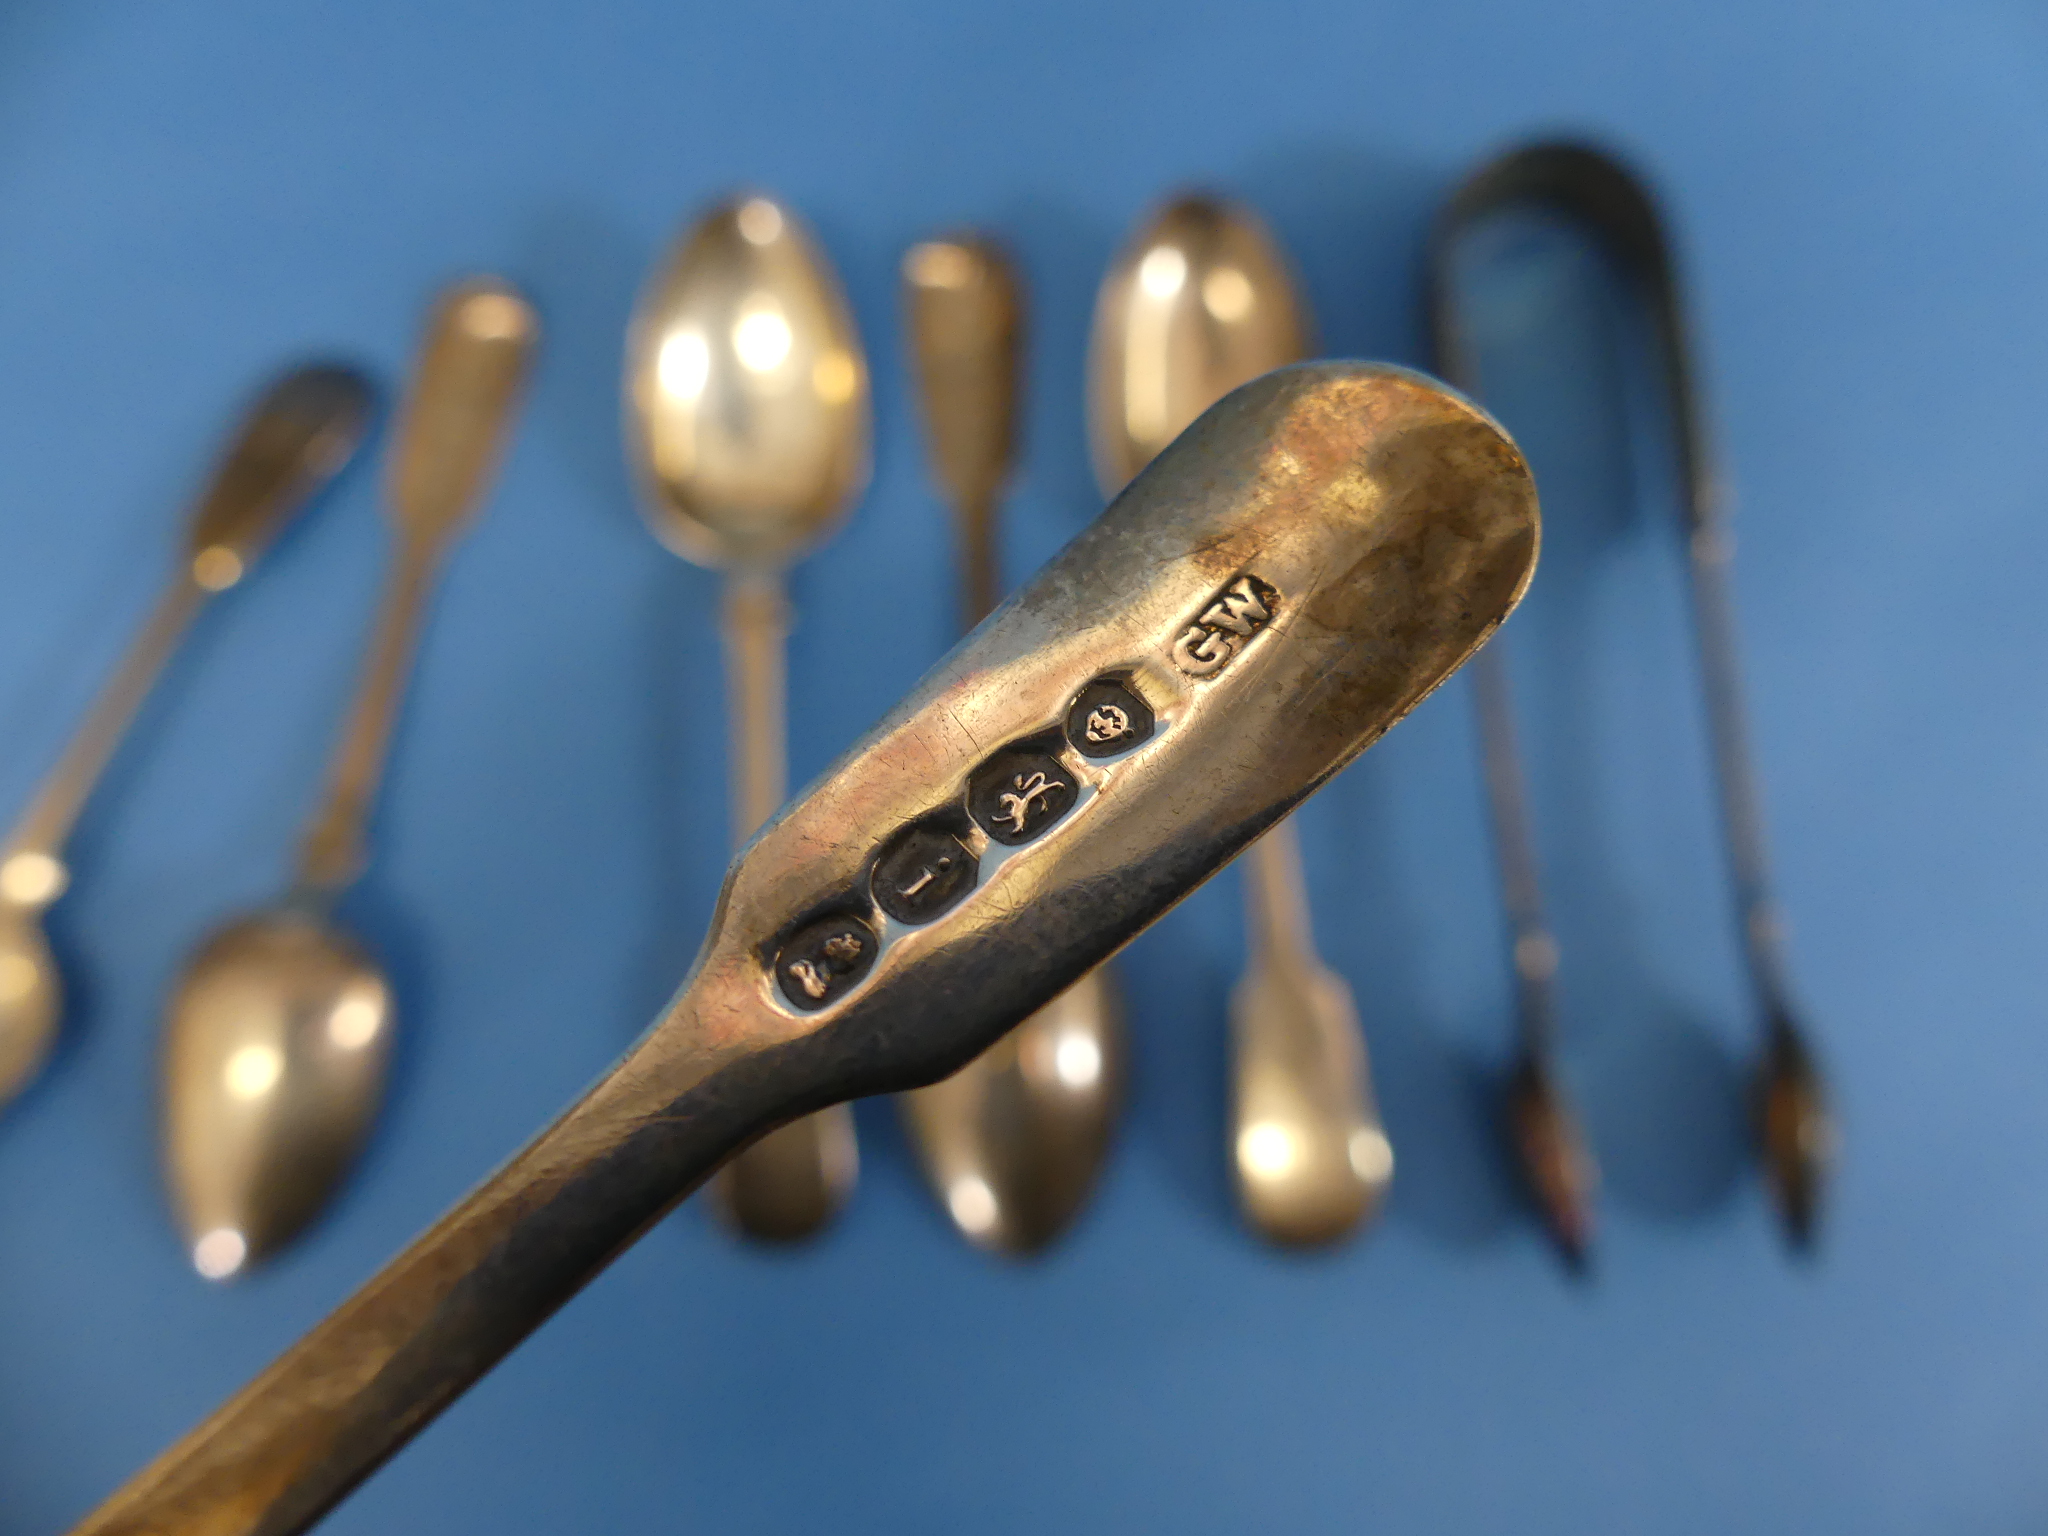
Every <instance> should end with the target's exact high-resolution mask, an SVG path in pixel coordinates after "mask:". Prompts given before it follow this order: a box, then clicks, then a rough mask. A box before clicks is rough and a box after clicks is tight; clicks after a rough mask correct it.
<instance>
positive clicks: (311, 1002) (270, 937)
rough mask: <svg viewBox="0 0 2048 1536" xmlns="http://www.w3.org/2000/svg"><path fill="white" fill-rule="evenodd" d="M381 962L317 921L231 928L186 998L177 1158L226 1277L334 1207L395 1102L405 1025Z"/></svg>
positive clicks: (174, 1029)
mask: <svg viewBox="0 0 2048 1536" xmlns="http://www.w3.org/2000/svg"><path fill="white" fill-rule="evenodd" d="M393 1022H394V1020H393V1018H392V1008H391V992H390V988H389V987H388V986H387V985H386V984H385V981H384V977H383V974H382V972H381V971H379V969H378V968H377V965H376V963H375V962H374V961H372V960H371V959H370V957H369V956H368V955H367V954H365V953H364V952H363V951H362V950H361V949H360V948H359V947H358V946H357V945H356V944H355V943H354V942H353V941H351V940H350V939H349V938H348V937H347V936H346V935H345V934H343V933H341V932H339V931H337V930H336V929H334V928H332V927H330V926H329V925H327V924H326V923H324V922H322V921H321V920H320V919H319V918H318V917H317V916H316V915H315V914H313V913H311V912H308V911H305V910H303V909H299V908H295V907H290V906H286V907H279V908H275V909H273V910H271V911H267V912H259V913H256V914H253V915H251V916H248V917H244V918H241V919H239V920H237V921H235V922H231V923H229V924H228V925H227V926H225V927H223V928H221V929H219V930H217V931H216V932H215V933H214V934H213V936H212V937H211V938H209V939H208V940H207V941H206V943H205V944H204V945H203V946H202V947H201V948H200V950H199V952H198V953H197V954H196V955H194V957H193V959H192V963H191V965H190V967H189V968H188V969H187V970H186V972H185V975H184V978H183V980H182V981H181V982H180V984H179V987H178V991H177V995H176V997H175V998H174V1000H173V1001H172V1004H171V1010H170V1019H169V1025H168V1030H167V1033H166V1037H165V1042H164V1085H165V1092H164V1106H163V1115H164V1120H163V1136H164V1158H165V1164H166V1168H167V1170H168V1172H169V1175H170V1185H171V1192H172V1198H173V1203H174V1206H175V1208H176V1211H177V1216H178V1222H179V1226H180V1228H181V1229H182V1231H183V1233H184V1236H185V1240H186V1245H187V1251H188V1252H189V1253H190V1254H191V1257H192V1262H193V1265H194V1267H195V1268H197V1269H198V1270H199V1272H200V1273H201V1274H202V1275H205V1276H206V1277H207V1278H208V1279H214V1280H219V1279H225V1278H227V1277H228V1276H230V1275H233V1274H236V1273H237V1272H239V1271H240V1270H241V1269H243V1268H244V1267H245V1266H246V1265H249V1264H252V1263H254V1262H256V1261H258V1260H260V1259H262V1258H264V1257H266V1256H268V1255H269V1254H271V1253H274V1252H276V1251H277V1250H278V1249H279V1248H281V1247H283V1246H284V1245H285V1244H286V1243H288V1242H290V1241H291V1239H292V1238H293V1237H295V1236H296V1235H297V1234H298V1233H299V1231H300V1230H301V1229H302V1228H303V1227H304V1226H305V1225H306V1223H307V1222H308V1221H310V1220H311V1219H312V1217H313V1216H314V1214H315V1213H317V1212H318V1211H319V1210H320V1208H321V1207H322V1206H323V1205H325V1204H326V1202H327V1199H328V1197H329V1196H330V1195H331V1194H332V1193H333V1191H334V1189H335V1187H336V1186H337V1185H338V1184H339V1183H340V1182H341V1180H342V1178H343V1177H344V1176H345V1175H346V1174H347V1172H348V1170H349V1167H350V1165H351V1164H352V1163H353V1162H354V1161H355V1156H356V1153H357V1151H358V1149H359V1148H360V1147H361V1146H362V1144H363V1142H364V1140H365V1136H366V1133H367V1131H368V1128H369V1123H370V1120H371V1119H372V1117H373V1116H374V1115H375V1113H376V1107H377V1104H378V1102H379V1100H380V1099H381V1098H382V1097H383V1084H384V1076H385V1070H386V1065H387V1063H388V1061H389V1058H390V1040H391V1031H392V1025H393Z"/></svg>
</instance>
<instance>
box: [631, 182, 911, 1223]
mask: <svg viewBox="0 0 2048 1536" xmlns="http://www.w3.org/2000/svg"><path fill="white" fill-rule="evenodd" d="M870 435H871V429H870V426H869V418H868V373H867V361H866V358H865V356H864V355H863V353H862V351H861V344H860V336H859V333H858V332H857V331H856V330H855V328H854V324H853V315H852V312H851V311H850V310H849V309H848V308H847V305H846V298H845V295H844V294H842V293H841V292H840V289H839V281H838V279H837V277H836V276H835V275H834V274H833V271H832V266H831V263H830V262H829V261H828V260H827V259H826V256H825V253H824V252H823V251H822V250H821V249H819V247H818V244H817V242H816V241H815V240H813V239H812V238H811V235H810V232H809V231H808V230H806V229H805V228H804V226H803V223H802V221H801V220H799V219H798V218H797V216H796V214H795V212H794V211H793V210H791V209H789V208H788V207H786V206H784V205H783V204H781V203H779V202H777V201H775V200H774V199H773V198H769V197H763V196H760V195H753V196H746V197H738V198H734V199H731V200H730V201H728V202H725V203H722V204H720V205H719V206H718V207H716V208H714V209H712V211H711V212H710V213H708V214H706V215H705V216H704V217H703V218H702V219H700V220H698V221H697V223H696V224H694V225H693V226H692V227H691V228H690V230H689V231H688V232H687V233H686V234H685V235H684V236H683V238H682V240H681V241H680V242H678V244H677V246H676V249H675V250H674V252H673V253H672V254H671V255H670V257H669V258H668V260H667V261H666V262H664V263H663V265H662V267H661V268H660V270H659V271H657V272H656V273H655V276H654V279H653V281H652V282H651V283H650V284H649V286H648V289H647V291H646V293H645V294H643V295H642V296H641V300H640V304H639V307H638V309H637V310H636V311H635V314H634V317H633V327H632V332H631V335H630V336H629V337H628V340H627V346H626V446H627V453H628V456H629V457H630V458H631V459H632V461H633V464H634V467H635V469H636V471H637V472H638V476H639V479H640V483H641V488H642V496H641V510H642V512H643V514H644V515H645V517H646V519H647V523H648V526H649V527H650V528H651V529H652V530H653V531H654V534H655V536H656V537H657V538H659V539H660V540H661V541H662V542H663V543H665V544H667V545H668V547H669V548H671V549H672V550H674V551H675V552H676V553H677V554H679V555H681V556H683V557H684V558H685V559H687V560H692V561H695V562H696V563H697V564H699V565H708V566H711V567H713V568H714V569H718V570H722V571H724V572H725V573H726V606H725V623H724V638H725V650H726V660H727V667H728V678H729V681H730V685H731V687H730V693H731V698H732V743H733V835H734V841H735V842H736V843H744V842H745V841H746V840H747V839H748V838H749V837H751V836H752V835H753V834H754V832H755V831H756V830H757V829H758V828H759V827H760V826H761V824H762V822H764V821H766V820H767V819H768V817H769V816H771V815H772V814H773V813H774V812H775V811H776V810H777V809H778V808H779V807H780V806H781V804H782V802H783V800H784V799H785V798H786V797H787V793H788V785H787V774H788V768H787V762H786V759H787V756H788V751H787V744H786V739H785V737H786V732H785V718H784V717H785V712H786V709H787V700H786V697H785V693H786V679H785V677H784V642H785V640H786V637H787V634H788V630H789V611H788V603H787V600H786V599H785V597H784V595H783V578H782V573H783V570H784V568H785V567H786V566H787V565H788V564H789V563H790V562H791V561H793V560H795V559H796V558H797V557H798V556H799V555H800V554H802V553H803V551H804V550H806V549H808V548H810V547H811V546H812V545H813V544H815V543H816V542H817V541H819V540H821V539H823V538H824V537H825V536H826V535H827V534H829V533H830V532H831V531H832V529H833V528H834V527H836V526H837V525H838V524H839V522H840V521H841V520H842V519H843V518H844V517H845V516H846V513H847V510H848V509H849V508H850V507H851V506H852V504H853V502H854V501H855V500H857V499H858V498H859V496H860V493H861V491H862V489H863V488H865V486H866V485H867V480H868V442H869V437H870ZM859 1168H860V1161H859V1148H858V1146H857V1144H856V1143H855V1140H854V1130H853V1116H852V1115H851V1114H850V1113H849V1112H848V1111H847V1110H846V1109H845V1108H844V1107H843V1106H840V1105H832V1106H828V1107H827V1108H825V1109H824V1110H822V1111H821V1112H820V1113H819V1114H817V1115H815V1116H812V1117H809V1118H806V1119H802V1120H798V1121H796V1122H794V1123H792V1124H790V1125H787V1126H784V1127H782V1128H781V1129H779V1130H777V1131H775V1132H773V1133H771V1134H770V1135H768V1136H766V1137H764V1138H763V1139H762V1140H761V1142H760V1144H759V1145H758V1146H755V1147H752V1148H749V1149H748V1150H747V1151H746V1152H745V1153H743V1154H742V1155H741V1156H739V1157H737V1158H735V1159H734V1160H733V1161H732V1163H731V1164H730V1165H729V1166H728V1167H727V1168H726V1170H725V1171H724V1172H723V1174H722V1175H721V1176H720V1178H719V1179H718V1181H717V1183H716V1185H715V1186H714V1189H713V1194H714V1197H715V1198H714V1206H715V1208H716V1209H717V1210H718V1212H719V1213H720V1215H722V1216H723V1217H725V1218H726V1219H727V1220H728V1221H729V1222H731V1223H732V1224H733V1225H734V1226H735V1227H737V1228H738V1229H739V1230H740V1231H742V1232H744V1233H746V1234H747V1235H748V1236H750V1237H755V1238H760V1239H763V1240H766V1241H771V1242H788V1241H794V1240H796V1239H799V1238H804V1237H808V1236H810V1235H812V1234H813V1233H815V1232H817V1231H819V1230H820V1229H821V1228H823V1227H824V1225H825V1224H826V1223H827V1222H829V1221H830V1220H831V1219H832V1218H833V1216H835V1215H836V1214H837V1213H838V1211H839V1209H840V1207H841V1206H843V1205H844V1204H845V1203H846V1201H847V1199H848V1198H849V1197H850V1196H851V1195H852V1193H853V1187H854V1183H855V1181H856V1179H857V1177H858V1174H859Z"/></svg>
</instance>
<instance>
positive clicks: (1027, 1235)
mask: <svg viewBox="0 0 2048 1536" xmlns="http://www.w3.org/2000/svg"><path fill="white" fill-rule="evenodd" d="M903 278H904V293H905V302H906V305H907V308H908V311H909V321H910V344H911V347H910V349H911V356H912V359H913V361H914V362H915V364H916V368H917V383H918V399H919V402H920V404H921V405H922V407H923V414H924V418H925V427H926V443H927V447H928V449H929V452H930V459H931V467H932V473H933V476H934V478H936V479H937V480H938V482H939V484H940V486H941V487H942V488H943V489H944V491H945V492H946V495H947V497H948V498H949V499H950V500H951V501H952V503H953V510H954V514H955V517H956V520H957V522H958V524H959V539H960V575H961V617H962V618H963V620H964V621H965V624H966V627H968V628H970V629H971V628H972V627H973V626H974V625H976V624H977V623H979V622H980V621H981V620H982V619H983V618H984V617H985V616H986V615H987V614H988V612H989V610H990V609H992V608H993V607H995V604H996V593H997V591H998V588H999V586H1000V582H999V578H998V572H997V563H996V538H995V523H996V505H997V502H998V499H999V498H1000V496H1001V494H1002V489H1003V485H1004V483H1005V482H1006V481H1007V480H1008V479H1009V475H1010V468H1011V464H1012V462H1013V460H1014V457H1015V447H1016V416H1017V375H1018V370H1019V351H1020V347H1019V335H1018V333H1019V331H1020V330H1021V328H1022V324H1023V307H1024V306H1023V300H1022V295H1021V293H1020V291H1019V286H1018V283H1017V278H1016V274H1015V272H1014V270H1013V269H1012V267H1011V265H1010V262H1009V260H1008V258H1007V257H1005V256H1004V254H1003V253H1002V251H1001V250H1000V249H999V248H998V247H996V246H995V245H994V244H992V243H991V242H989V241H987V240H984V239H980V238H977V237H971V236H970V237H963V238H959V239H950V240H935V241H929V242H927V243H925V244H922V245H918V246H916V247H914V248H912V250H911V252H910V254H909V255H908V256H907V257H906V258H905V260H904V264H903ZM1123 1059H1124V1031H1123V1018H1122V1014H1121V1010H1120V1009H1119V1007H1118V1001H1117V996H1116V988H1115V984H1114V981H1113V980H1112V978H1111V977H1110V975H1109V968H1108V967H1107V966H1100V967H1098V968H1097V969H1095V970H1093V971H1091V972H1089V973H1088V974H1087V975H1086V976H1084V977H1082V978H1081V980H1080V981H1078V982H1076V983H1075V984H1074V985H1073V986H1071V987H1069V988H1068V989H1067V990H1066V991H1065V992H1063V993H1061V994H1060V995H1059V996H1058V997H1057V998H1055V999H1054V1000H1053V1001H1052V1002H1050V1003H1048V1004H1047V1005H1046V1006H1045V1007H1043V1008H1041V1009H1039V1010H1038V1012H1036V1013H1034V1014H1032V1015H1031V1016H1030V1017H1029V1018H1028V1019H1026V1020H1025V1021H1024V1022H1023V1023H1021V1024H1019V1025H1018V1026H1017V1027H1016V1028H1015V1029H1013V1030H1011V1031H1010V1033H1009V1034H1007V1035H1005V1036H1004V1037H1003V1038H1002V1039H1001V1040H999V1041H997V1042H996V1044H994V1045H993V1046H991V1047H990V1048H989V1049H988V1050H987V1051H985V1052H983V1053H982V1054H981V1055H980V1056H978V1057H976V1058H975V1059H974V1060H973V1061H972V1062H970V1063H968V1065H967V1066H965V1067H963V1068H962V1069H961V1070H960V1071H958V1072H956V1073H954V1074H953V1076H951V1077H949V1078H947V1079H946V1080H945V1081H944V1082H941V1083H935V1084H934V1085H932V1086H931V1087H929V1088H920V1089H917V1090H915V1091H913V1092H911V1093H907V1094H904V1095H902V1096H901V1097H900V1098H899V1099H898V1100H897V1102H898V1104H900V1105H901V1106H902V1109H903V1115H904V1119H905V1121H906V1122H907V1123H908V1125H909V1127H910V1131H911V1137H912V1140H913V1141H914V1143H915V1144H916V1146H917V1150H918V1156H919V1159H920V1161H921V1162H922V1163H923V1166H924V1171H925V1176H926V1177H927V1178H928V1179H929V1180H930V1181H931V1184H932V1188H933V1189H934V1191H935V1192H936V1193H937V1194H938V1196H939V1199H940V1201H941V1203H942V1204H943V1205H944V1206H945V1208H946V1210H947V1212H948V1213H949V1214H950V1215H951V1216H952V1218H953V1222H954V1224H955V1225H956V1226H958V1227H959V1228H960V1230H961V1231H962V1232H963V1233H965V1234H966V1235H967V1237H968V1238H969V1239H970V1240H971V1241H973V1242H975V1243H976V1244H978V1245H980V1246H981V1247H984V1248H989V1249H993V1250H995V1251H998V1252H1003V1253H1031V1252H1035V1251H1036V1250H1038V1249H1040V1248H1043V1247H1044V1246H1045V1245H1046V1244H1048V1243H1050V1242H1051V1241H1052V1240H1053V1239H1054V1238H1055V1237H1057V1236H1059V1234H1060V1233H1061V1232H1063V1231H1065V1230H1066V1227H1067V1225H1068V1223H1069V1222H1071V1221H1072V1220H1073V1218H1074V1216H1075V1214H1076V1213H1077V1212H1078V1211H1079V1210H1080V1209H1081V1206H1082V1205H1083V1203H1084V1202H1085V1201H1086V1200H1087V1198H1088V1193H1089V1191H1090V1190H1092V1189H1093V1188H1094V1187H1095V1181H1096V1177H1097V1175H1098V1174H1100V1172H1101V1170H1102V1160H1103V1156H1104V1154H1105V1153H1106V1152H1107V1150H1108V1147H1109V1136H1110V1129H1111V1127H1112V1125H1113V1123H1114V1121H1115V1118H1116V1110H1117V1105H1118V1102H1119V1100H1120V1097H1121V1090H1122V1079H1123Z"/></svg>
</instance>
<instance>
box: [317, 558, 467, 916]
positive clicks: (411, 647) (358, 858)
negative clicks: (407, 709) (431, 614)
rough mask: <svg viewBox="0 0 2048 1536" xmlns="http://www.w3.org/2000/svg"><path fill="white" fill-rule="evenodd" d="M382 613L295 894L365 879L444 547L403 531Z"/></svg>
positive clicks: (326, 892)
mask: <svg viewBox="0 0 2048 1536" xmlns="http://www.w3.org/2000/svg"><path fill="white" fill-rule="evenodd" d="M398 538H399V541H400V543H399V548H398V555H397V559H396V560H395V561H394V562H393V563H392V567H391V574H390V576H389V578H388V580H387V583H386V586H385V589H384V600H383V606H382V607H381V609H380V610H379V612H378V616H377V622H376V625H375V627H374V628H373V629H372V630H371V633H370V645H369V650H368V653H367V660H366V661H365V663H364V666H363V674H362V681H361V683H360V684H359V685H358V686H357V690H356V699H355V704H354V706H353V708H352V709H351V710H350V712H349V717H348V723H347V725H346V726H345V727H344V729H343V731H342V734H341V744H340V746H339V747H337V748H336V749H335V754H334V758H333V761H332V764H331V766H330V767H329V770H328V778H327V793H326V796H325V797H324V799H323V800H322V802H321V806H320V809H319V811H318V812H317V813H316V814H315V815H314V817H313V819H312V821H311V822H310V823H308V824H307V827H306V833H305V839H304V841H303V842H302V843H301V844H300V847H299V880H298V888H299V892H300V893H301V894H303V895H317V896H331V895H334V894H336V893H338V892H340V891H341V890H343V889H344V888H346V887H347V886H348V885H349V884H350V882H352V881H353V880H354V879H355V878H356V876H357V875H359V874H360V873H361V872H362V868H363V864H364V862H365V860H366V859H367V857H368V847H367V838H366V836H365V832H366V828H367V824H368V822H369V816H370V808H371V805H372V803H373V802H374V801H375V799H376V795H377V785H378V783H379V781H380V780H381V779H382V778H383V776H384V765H385V762H386V761H387V759H388V758H389V756H390V748H391V734H392V730H393V728H394V727H395V726H396V724H397V722H398V712H399V709H400V707H401V706H402V705H403V703H404V701H405V685H406V680H407V678H408V677H409V676H410V675H411V672H412V663H413V658H414V656H415V654H416V653H417V652H418V650H419V639H420V629H421V626H422V622H423V620H424V619H425V616H426V605H427V599H428V598H429V596H431V595H432V592H433V582H434V574H435V571H436V568H437V567H438V565H439V563H440V559H439V557H440V554H441V543H440V541H439V540H436V539H426V538H421V537H419V536H417V535H414V534H410V533H407V532H404V531H403V530H401V531H400V532H399V533H398Z"/></svg>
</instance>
